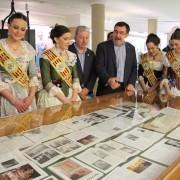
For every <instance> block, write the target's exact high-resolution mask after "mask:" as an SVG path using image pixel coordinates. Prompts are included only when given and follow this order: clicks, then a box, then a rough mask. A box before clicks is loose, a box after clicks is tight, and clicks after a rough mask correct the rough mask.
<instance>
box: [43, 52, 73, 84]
mask: <svg viewBox="0 0 180 180" xmlns="http://www.w3.org/2000/svg"><path fill="white" fill-rule="evenodd" d="M44 55H46V56H47V58H48V60H49V62H50V63H51V65H52V66H53V67H54V69H55V70H56V72H57V73H58V74H59V76H60V77H61V78H62V79H63V80H64V81H65V82H66V84H67V85H68V86H69V87H70V88H72V76H71V71H70V69H69V67H68V66H67V64H66V63H65V60H64V59H63V58H60V57H59V56H57V55H56V54H55V53H54V52H53V51H52V50H51V49H49V50H46V51H45V52H44Z"/></svg>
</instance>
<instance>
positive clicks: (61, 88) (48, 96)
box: [37, 47, 81, 108]
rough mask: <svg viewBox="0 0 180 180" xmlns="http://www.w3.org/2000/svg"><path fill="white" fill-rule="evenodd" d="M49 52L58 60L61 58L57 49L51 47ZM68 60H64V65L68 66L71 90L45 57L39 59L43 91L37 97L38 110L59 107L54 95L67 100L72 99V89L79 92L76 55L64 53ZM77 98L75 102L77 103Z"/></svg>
mask: <svg viewBox="0 0 180 180" xmlns="http://www.w3.org/2000/svg"><path fill="white" fill-rule="evenodd" d="M51 51H52V52H54V53H55V54H56V55H57V56H59V58H61V55H60V54H61V52H60V50H59V49H58V48H56V47H53V48H51ZM66 53H67V57H68V59H65V63H66V65H67V66H68V68H69V70H70V72H71V76H72V88H70V87H69V86H68V85H67V83H66V82H65V81H64V80H63V79H62V78H61V77H60V75H59V74H58V73H57V71H56V70H55V69H54V67H52V65H51V64H50V62H49V60H48V58H47V56H46V55H45V54H43V55H42V58H41V59H40V68H41V76H42V84H43V87H44V89H43V90H41V91H40V93H39V95H38V101H37V105H38V107H39V108H43V107H50V106H55V105H61V104H62V102H61V101H60V100H59V99H58V98H56V97H55V95H56V94H58V93H60V94H62V95H64V96H66V97H67V98H71V97H72V93H73V89H78V91H79V92H80V91H81V86H80V83H79V78H78V74H77V69H76V62H77V61H76V59H77V57H76V55H75V54H74V53H72V52H70V51H68V50H67V51H66ZM79 100H80V98H79V96H78V97H77V101H79Z"/></svg>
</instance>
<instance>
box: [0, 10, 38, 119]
mask: <svg viewBox="0 0 180 180" xmlns="http://www.w3.org/2000/svg"><path fill="white" fill-rule="evenodd" d="M26 28H27V17H26V16H24V15H23V14H22V13H15V14H13V15H12V16H11V17H10V18H9V19H8V37H7V38H6V39H1V40H0V115H1V117H2V116H9V115H15V114H18V113H22V112H26V111H32V110H34V109H36V102H35V93H36V91H37V87H38V85H39V82H38V78H37V67H36V65H35V50H34V49H33V47H32V46H31V45H30V44H29V43H28V42H26V41H24V40H23V39H24V36H25V33H26Z"/></svg>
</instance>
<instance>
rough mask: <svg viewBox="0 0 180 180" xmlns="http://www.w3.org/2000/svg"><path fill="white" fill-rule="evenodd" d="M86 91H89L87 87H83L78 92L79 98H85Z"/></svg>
mask: <svg viewBox="0 0 180 180" xmlns="http://www.w3.org/2000/svg"><path fill="white" fill-rule="evenodd" d="M88 93H89V89H87V88H83V89H82V91H81V92H80V93H79V96H80V97H81V99H86V96H87V95H88Z"/></svg>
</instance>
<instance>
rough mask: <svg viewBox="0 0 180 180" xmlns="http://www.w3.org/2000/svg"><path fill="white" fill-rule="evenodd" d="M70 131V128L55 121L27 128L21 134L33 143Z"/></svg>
mask: <svg viewBox="0 0 180 180" xmlns="http://www.w3.org/2000/svg"><path fill="white" fill-rule="evenodd" d="M72 131H73V130H72V129H70V128H68V127H65V126H63V125H62V124H60V123H55V124H50V125H45V126H41V127H38V128H35V129H31V130H28V131H26V132H24V133H23V135H24V136H25V137H27V138H29V139H30V140H32V141H33V142H35V143H40V142H45V141H48V140H50V139H54V138H56V137H58V136H62V135H65V134H68V133H71V132H72Z"/></svg>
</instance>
